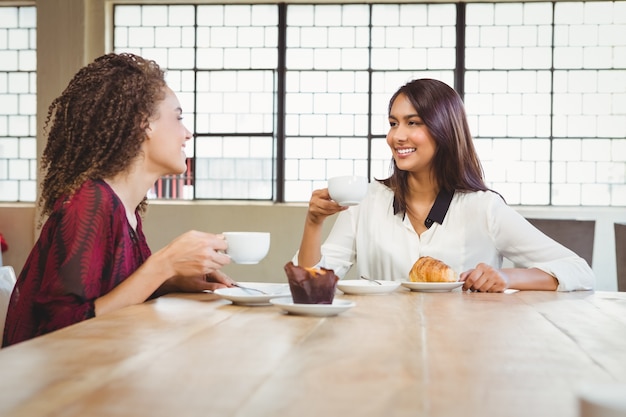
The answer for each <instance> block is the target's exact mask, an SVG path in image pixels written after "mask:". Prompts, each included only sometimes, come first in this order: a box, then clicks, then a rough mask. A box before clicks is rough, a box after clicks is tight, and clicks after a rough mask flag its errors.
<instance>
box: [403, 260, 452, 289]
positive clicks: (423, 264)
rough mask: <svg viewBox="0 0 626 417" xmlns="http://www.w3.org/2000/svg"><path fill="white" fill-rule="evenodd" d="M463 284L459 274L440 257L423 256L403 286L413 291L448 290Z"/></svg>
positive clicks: (414, 265)
mask: <svg viewBox="0 0 626 417" xmlns="http://www.w3.org/2000/svg"><path fill="white" fill-rule="evenodd" d="M461 285H463V282H462V281H459V276H458V274H457V273H456V272H455V271H454V270H452V268H450V267H449V266H448V265H446V264H445V263H444V262H442V261H440V260H439V259H435V258H432V257H430V256H421V257H420V258H419V259H418V260H417V261H416V262H415V263H414V264H413V267H412V268H411V271H410V272H409V281H404V282H402V286H403V287H406V288H408V289H410V290H411V291H422V292H447V291H452V290H453V289H455V288H458V287H460V286H461Z"/></svg>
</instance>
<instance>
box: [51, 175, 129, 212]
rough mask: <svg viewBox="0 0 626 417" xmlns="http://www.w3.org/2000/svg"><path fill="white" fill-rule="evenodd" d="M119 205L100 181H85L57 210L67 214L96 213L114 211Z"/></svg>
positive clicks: (112, 193)
mask: <svg viewBox="0 0 626 417" xmlns="http://www.w3.org/2000/svg"><path fill="white" fill-rule="evenodd" d="M118 205H119V200H118V199H117V197H116V195H115V193H114V192H113V190H112V189H111V187H110V186H109V185H108V184H107V183H106V182H104V181H102V180H87V181H85V182H84V183H83V184H81V185H80V187H78V188H77V189H76V191H75V192H74V194H72V195H71V196H70V197H69V198H64V199H63V201H62V202H61V204H60V206H59V208H60V209H62V210H64V211H67V212H76V213H81V214H82V213H85V212H86V213H88V214H90V215H94V214H96V213H103V212H110V211H114V210H115V209H116V208H117V206H118Z"/></svg>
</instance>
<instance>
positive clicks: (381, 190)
mask: <svg viewBox="0 0 626 417" xmlns="http://www.w3.org/2000/svg"><path fill="white" fill-rule="evenodd" d="M368 192H369V193H370V194H375V195H377V196H383V195H388V196H393V191H391V188H389V187H387V186H386V185H385V184H383V183H382V182H380V181H379V180H374V181H372V182H370V184H369V190H368Z"/></svg>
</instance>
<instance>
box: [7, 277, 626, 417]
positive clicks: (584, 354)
mask: <svg viewBox="0 0 626 417" xmlns="http://www.w3.org/2000/svg"><path fill="white" fill-rule="evenodd" d="M340 297H341V298H346V299H351V300H354V301H356V303H357V305H356V307H354V308H353V309H351V310H349V311H347V312H345V313H342V314H340V315H338V316H335V317H327V318H319V317H305V316H293V315H287V314H284V313H282V312H281V311H280V310H279V309H278V308H277V307H274V306H267V307H246V306H236V305H232V304H230V302H229V301H225V300H221V299H218V298H217V296H215V295H213V294H193V295H191V294H188V295H180V294H178V295H170V296H166V297H162V298H160V299H158V300H154V301H151V302H148V303H145V304H142V305H138V306H133V307H129V308H125V309H122V310H120V311H117V312H115V313H112V314H109V315H106V316H103V317H99V318H95V319H92V320H88V321H86V322H83V323H80V324H77V325H74V326H71V327H69V328H66V329H63V330H60V331H58V332H54V333H52V334H49V335H47V336H43V337H40V338H37V339H34V340H31V341H28V342H25V343H21V344H18V345H15V346H12V347H9V348H5V349H2V350H0V415H1V416H28V417H31V416H90V417H94V416H106V417H111V416H125V417H126V416H150V417H156V416H167V417H182V416H219V417H225V416H239V417H243V416H254V417H259V416H268V417H269V416H272V417H282V416H285V417H291V416H293V417H296V416H297V417H302V416H343V417H346V416H350V417H352V416H359V417H362V416H376V417H393V416H437V417H439V416H441V417H451V416H452V417H454V416H464V417H465V416H470V417H471V416H477V417H478V416H480V417H486V416H494V417H496V416H497V417H508V416H523V417H529V416H530V417H538V416H549V417H560V416H562V417H575V416H577V415H578V405H577V397H576V395H577V391H578V389H579V387H580V385H581V384H584V383H595V382H598V383H606V382H621V383H624V382H626V293H617V292H615V293H608V292H596V293H594V292H576V293H555V292H518V293H515V294H480V293H463V292H450V293H418V292H409V291H408V290H405V289H399V290H398V291H396V292H394V293H392V294H389V295H367V296H346V295H341V296H340Z"/></svg>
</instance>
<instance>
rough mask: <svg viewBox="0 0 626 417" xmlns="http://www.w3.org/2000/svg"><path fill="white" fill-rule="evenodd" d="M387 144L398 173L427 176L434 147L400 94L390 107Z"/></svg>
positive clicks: (406, 101) (411, 106)
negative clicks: (405, 172) (407, 172)
mask: <svg viewBox="0 0 626 417" xmlns="http://www.w3.org/2000/svg"><path fill="white" fill-rule="evenodd" d="M387 144H388V145H389V148H391V152H392V154H393V159H394V160H395V162H396V165H397V166H398V169H401V170H403V171H410V172H415V173H430V171H431V168H432V160H433V156H434V155H435V151H436V150H437V144H436V143H435V140H434V139H433V137H432V136H431V134H430V131H429V130H428V128H427V127H426V125H425V124H424V123H423V121H422V119H421V118H420V116H419V115H418V114H417V111H416V110H415V108H414V107H413V105H412V104H411V102H410V101H409V99H408V98H407V97H406V95H404V94H399V95H398V97H396V99H395V100H394V102H393V104H392V106H391V111H390V112H389V132H388V133H387Z"/></svg>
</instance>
